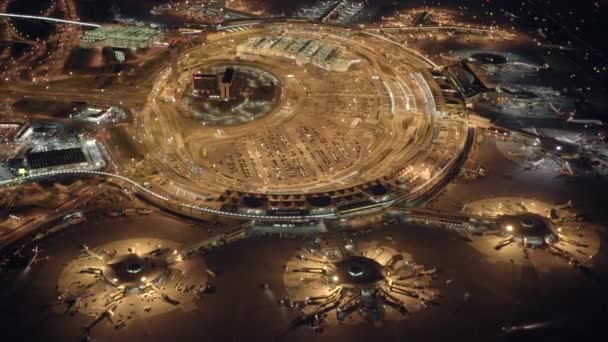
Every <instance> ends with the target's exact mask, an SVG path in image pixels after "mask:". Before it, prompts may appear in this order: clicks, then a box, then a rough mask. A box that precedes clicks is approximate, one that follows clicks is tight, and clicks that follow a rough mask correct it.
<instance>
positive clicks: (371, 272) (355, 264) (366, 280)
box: [332, 256, 384, 287]
mask: <svg viewBox="0 0 608 342" xmlns="http://www.w3.org/2000/svg"><path fill="white" fill-rule="evenodd" d="M333 269H334V270H335V275H333V276H332V278H333V277H337V279H338V281H337V282H338V283H339V284H341V285H343V286H352V287H373V286H374V285H375V284H376V283H378V282H380V281H383V280H384V268H383V267H382V265H380V264H379V263H378V262H377V261H376V260H374V259H370V258H366V257H363V256H349V257H346V258H344V259H342V260H339V261H337V262H336V263H334V267H333Z"/></svg>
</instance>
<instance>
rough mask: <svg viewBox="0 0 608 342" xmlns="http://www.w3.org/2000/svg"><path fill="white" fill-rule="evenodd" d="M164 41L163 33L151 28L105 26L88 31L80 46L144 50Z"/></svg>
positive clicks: (81, 39)
mask: <svg viewBox="0 0 608 342" xmlns="http://www.w3.org/2000/svg"><path fill="white" fill-rule="evenodd" d="M162 39H163V33H162V32H161V31H160V30H157V29H154V28H150V27H139V26H119V25H104V26H101V27H99V28H96V29H93V30H90V31H86V32H85V33H84V35H83V36H82V37H80V46H81V47H86V48H95V47H114V48H125V49H127V48H128V49H143V48H149V47H151V46H152V45H153V44H154V43H157V42H159V41H161V40H162Z"/></svg>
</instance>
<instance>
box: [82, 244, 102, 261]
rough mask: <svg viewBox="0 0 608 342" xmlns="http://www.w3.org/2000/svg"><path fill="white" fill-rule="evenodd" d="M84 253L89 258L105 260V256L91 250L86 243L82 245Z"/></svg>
mask: <svg viewBox="0 0 608 342" xmlns="http://www.w3.org/2000/svg"><path fill="white" fill-rule="evenodd" d="M82 251H83V252H85V253H86V254H87V255H88V256H92V257H93V258H95V259H98V260H103V256H101V255H99V254H97V253H95V252H93V251H92V250H90V249H89V246H87V245H86V244H84V243H83V244H82Z"/></svg>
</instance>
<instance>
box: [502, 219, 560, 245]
mask: <svg viewBox="0 0 608 342" xmlns="http://www.w3.org/2000/svg"><path fill="white" fill-rule="evenodd" d="M496 223H497V224H498V226H499V228H500V229H501V230H502V231H503V234H504V235H508V236H512V237H513V240H514V241H515V242H518V243H524V244H525V245H527V246H531V247H537V246H542V245H544V244H545V243H554V242H556V241H557V239H558V236H557V234H556V233H555V231H554V229H553V223H552V222H551V221H549V220H548V219H547V218H545V217H542V216H540V215H536V214H521V215H503V216H501V217H499V218H498V219H497V220H496Z"/></svg>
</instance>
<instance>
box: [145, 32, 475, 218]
mask: <svg viewBox="0 0 608 342" xmlns="http://www.w3.org/2000/svg"><path fill="white" fill-rule="evenodd" d="M176 64H177V65H178V73H177V75H178V77H177V79H175V78H174V79H173V81H171V79H172V75H173V73H172V70H171V68H168V69H166V70H164V71H162V72H161V74H160V75H159V76H158V77H157V81H156V83H155V85H154V90H153V91H152V93H151V95H150V97H149V100H148V103H147V104H146V106H145V108H144V110H142V111H141V112H140V114H139V115H137V116H136V120H137V124H136V127H137V131H136V134H135V138H136V139H137V140H138V141H141V142H142V143H143V144H144V145H145V148H146V159H145V161H144V163H145V164H146V165H148V166H150V167H148V168H145V167H142V169H144V170H150V171H147V172H148V176H147V177H146V179H145V181H146V182H148V183H149V184H150V187H151V188H152V189H162V191H163V192H165V193H168V194H170V195H171V196H172V197H173V198H179V199H180V200H183V201H184V202H187V203H193V204H195V205H205V206H208V207H210V208H213V209H221V210H241V209H249V210H251V209H254V210H262V211H263V210H283V209H284V210H292V211H293V210H307V211H309V212H310V210H317V211H322V210H333V209H334V208H336V207H337V208H348V210H352V209H353V208H355V209H356V208H357V207H360V206H365V205H369V204H370V203H379V202H383V201H390V200H393V199H396V198H400V199H412V200H413V199H415V198H418V197H419V196H423V195H424V194H425V193H427V192H429V191H433V190H434V189H437V187H441V186H442V185H443V184H445V181H444V180H445V179H446V178H448V177H450V176H453V174H454V169H455V168H456V169H457V168H458V166H459V165H458V161H459V160H461V158H460V157H461V156H462V154H463V153H466V152H465V151H466V146H467V143H468V142H469V140H470V139H468V138H469V134H468V133H469V130H468V123H467V116H466V109H465V107H464V103H463V101H462V99H461V97H460V96H459V95H458V92H457V91H447V89H452V87H454V84H453V83H452V82H451V81H450V78H449V77H445V76H443V74H442V72H441V71H439V70H437V69H436V68H435V66H434V65H433V64H432V62H430V61H429V60H427V59H426V58H425V57H424V56H422V55H420V54H418V53H417V52H415V51H412V50H410V49H408V48H406V47H404V46H402V45H400V44H398V43H396V42H393V41H390V40H387V39H386V38H384V37H380V36H376V35H374V34H371V33H368V32H363V31H358V30H352V29H344V28H339V27H326V26H323V25H312V24H290V25H285V24H278V23H277V24H274V23H268V24H264V25H257V26H255V27H254V28H250V29H243V30H241V31H238V32H219V33H217V34H212V35H209V36H208V41H207V42H206V43H205V44H204V45H201V46H200V47H199V48H194V49H190V50H189V51H188V52H187V53H183V54H181V55H179V58H178V62H177V63H176ZM444 90H446V91H444ZM446 94H449V96H450V97H447V96H448V95H446Z"/></svg>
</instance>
